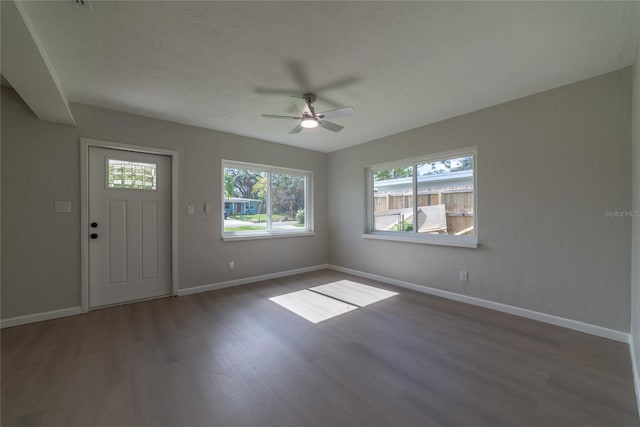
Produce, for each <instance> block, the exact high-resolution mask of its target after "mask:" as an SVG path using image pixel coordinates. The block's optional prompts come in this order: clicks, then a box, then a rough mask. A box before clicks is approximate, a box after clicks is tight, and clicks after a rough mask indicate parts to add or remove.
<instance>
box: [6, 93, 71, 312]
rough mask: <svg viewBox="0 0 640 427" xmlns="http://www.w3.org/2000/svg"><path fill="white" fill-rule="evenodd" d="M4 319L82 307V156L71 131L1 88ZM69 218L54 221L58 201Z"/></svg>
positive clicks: (62, 216)
mask: <svg viewBox="0 0 640 427" xmlns="http://www.w3.org/2000/svg"><path fill="white" fill-rule="evenodd" d="M1 102H2V106H1V108H2V117H1V120H2V129H1V132H2V316H3V318H7V317H13V316H18V315H23V314H31V313H39V312H44V311H49V310H55V309H62V308H68V307H74V306H78V305H79V302H80V286H79V283H80V228H79V227H80V210H79V204H78V202H79V200H80V181H79V177H80V151H79V149H78V139H79V138H78V131H77V129H76V128H75V127H73V126H68V125H61V124H56V123H53V122H45V121H41V120H38V119H37V118H36V116H35V115H34V114H33V112H32V111H31V110H30V109H29V107H28V106H27V105H26V104H24V103H23V102H22V100H21V99H20V98H19V97H18V95H17V94H16V92H15V91H13V90H12V89H7V88H4V87H3V88H2V101H1ZM56 200H60V201H71V202H72V204H71V212H70V213H65V214H54V202H55V201H56Z"/></svg>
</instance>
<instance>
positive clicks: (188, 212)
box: [187, 205, 193, 215]
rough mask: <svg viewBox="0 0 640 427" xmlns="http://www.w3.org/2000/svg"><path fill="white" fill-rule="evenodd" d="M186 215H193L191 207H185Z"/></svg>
mask: <svg viewBox="0 0 640 427" xmlns="http://www.w3.org/2000/svg"><path fill="white" fill-rule="evenodd" d="M187 215H193V205H187Z"/></svg>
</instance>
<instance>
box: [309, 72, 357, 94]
mask: <svg viewBox="0 0 640 427" xmlns="http://www.w3.org/2000/svg"><path fill="white" fill-rule="evenodd" d="M359 81H360V77H358V76H350V77H345V78H343V79H340V80H336V81H333V82H330V83H327V84H324V85H321V86H317V87H314V88H313V90H314V91H315V92H325V91H327V90H329V89H340V88H343V87H345V86H350V85H352V84H356V83H358V82H359Z"/></svg>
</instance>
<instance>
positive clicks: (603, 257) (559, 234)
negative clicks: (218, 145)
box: [329, 68, 631, 331]
mask: <svg viewBox="0 0 640 427" xmlns="http://www.w3.org/2000/svg"><path fill="white" fill-rule="evenodd" d="M630 94H631V69H630V68H626V69H623V70H619V71H616V72H613V73H609V74H606V75H603V76H599V77H596V78H593V79H589V80H586V81H582V82H578V83H575V84H572V85H569V86H565V87H561V88H558V89H555V90H551V91H548V92H544V93H540V94H536V95H533V96H530V97H527V98H522V99H519V100H516V101H513V102H509V103H506V104H502V105H498V106H495V107H492V108H488V109H485V110H481V111H477V112H474V113H470V114H467V115H464V116H460V117H457V118H453V119H450V120H446V121H443V122H439V123H436V124H432V125H429V126H424V127H421V128H417V129H414V130H411V131H407V132H403V133H401V134H397V135H393V136H390V137H386V138H382V139H380V140H376V141H373V142H369V143H366V144H362V145H359V146H356V147H352V148H349V149H345V150H342V151H337V152H333V153H331V154H330V155H329V195H330V196H329V242H330V243H329V260H330V263H332V264H335V265H339V266H343V267H348V268H353V269H356V270H361V271H365V272H368V273H373V274H379V275H383V276H387V277H391V278H395V279H400V280H405V281H409V282H413V283H417V284H421V285H427V286H431V287H434V288H440V289H446V290H448V291H452V292H458V293H462V294H468V295H471V296H474V297H479V298H483V299H487V300H491V301H496V302H501V303H506V304H510V305H514V306H518V307H523V308H527V309H532V310H536V311H540V312H543V313H549V314H553V315H558V316H562V317H567V318H570V319H575V320H578V321H583V322H587V323H591V324H596V325H600V326H603V327H607V328H612V329H616V330H620V331H628V330H629V311H630V310H629V295H630V289H629V283H630V260H631V251H630V249H631V238H630V235H631V219H630V218H629V217H623V218H605V216H604V211H605V210H628V209H630V208H631V160H630V154H631V144H630V140H631V137H630V130H631V124H630V108H631V105H630V103H631V97H630ZM426 102H428V100H426ZM468 146H477V147H478V159H477V177H478V184H477V197H478V221H479V226H478V236H479V243H480V245H481V246H480V247H479V248H478V249H468V248H453V247H443V246H430V245H422V244H414V243H401V242H390V241H380V240H370V239H363V238H362V237H361V234H362V232H363V230H364V228H365V196H364V194H365V172H364V169H365V166H366V165H370V164H375V163H380V162H385V161H391V160H397V159H404V158H409V157H412V156H418V155H424V154H430V153H438V152H442V151H447V150H451V149H455V148H462V147H468ZM459 270H467V271H469V283H468V286H467V287H463V285H462V282H460V281H459V280H458V277H459V274H458V272H459Z"/></svg>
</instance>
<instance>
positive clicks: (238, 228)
mask: <svg viewBox="0 0 640 427" xmlns="http://www.w3.org/2000/svg"><path fill="white" fill-rule="evenodd" d="M264 229H265V228H264V225H238V226H236V227H225V228H224V232H225V233H233V232H235V231H256V230H264Z"/></svg>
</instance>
